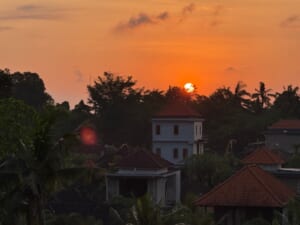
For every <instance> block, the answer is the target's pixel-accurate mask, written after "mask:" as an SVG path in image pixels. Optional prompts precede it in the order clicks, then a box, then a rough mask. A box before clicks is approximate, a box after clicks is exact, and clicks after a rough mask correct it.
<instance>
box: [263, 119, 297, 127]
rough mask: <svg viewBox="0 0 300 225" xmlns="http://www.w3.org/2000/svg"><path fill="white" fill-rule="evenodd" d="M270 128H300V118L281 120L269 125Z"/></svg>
mask: <svg viewBox="0 0 300 225" xmlns="http://www.w3.org/2000/svg"><path fill="white" fill-rule="evenodd" d="M268 129H300V120H298V119H290V120H279V121H277V122H276V123H273V124H272V125H271V126H269V127H268Z"/></svg>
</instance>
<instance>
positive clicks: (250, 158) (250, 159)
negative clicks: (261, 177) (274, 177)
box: [242, 147, 285, 165]
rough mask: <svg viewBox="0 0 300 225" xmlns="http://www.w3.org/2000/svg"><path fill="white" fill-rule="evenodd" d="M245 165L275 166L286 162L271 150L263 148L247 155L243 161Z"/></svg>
mask: <svg viewBox="0 0 300 225" xmlns="http://www.w3.org/2000/svg"><path fill="white" fill-rule="evenodd" d="M242 163H243V164H260V165H274V164H283V163H285V161H284V160H283V159H282V158H281V157H280V156H279V155H278V154H277V153H275V152H273V151H272V150H271V149H268V148H267V147H261V148H258V149H256V150H255V151H253V152H251V153H250V154H249V155H247V156H246V157H245V158H244V159H243V160H242Z"/></svg>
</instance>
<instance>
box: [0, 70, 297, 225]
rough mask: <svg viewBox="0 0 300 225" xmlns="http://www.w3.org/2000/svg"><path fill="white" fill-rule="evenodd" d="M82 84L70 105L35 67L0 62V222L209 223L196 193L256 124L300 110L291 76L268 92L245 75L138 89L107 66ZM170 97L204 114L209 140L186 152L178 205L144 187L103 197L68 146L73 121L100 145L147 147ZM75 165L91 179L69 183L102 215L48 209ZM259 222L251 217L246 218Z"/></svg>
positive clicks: (219, 175)
mask: <svg viewBox="0 0 300 225" xmlns="http://www.w3.org/2000/svg"><path fill="white" fill-rule="evenodd" d="M87 89H88V93H89V98H88V99H87V104H86V103H85V102H84V101H83V100H81V101H80V102H79V103H78V104H77V105H75V107H74V108H73V109H70V106H69V103H68V102H66V101H65V102H62V103H55V102H54V100H53V99H52V97H51V96H50V95H49V94H48V93H47V92H46V88H45V85H44V82H43V80H42V79H41V78H40V77H39V75H38V74H36V73H31V72H24V73H21V72H15V73H11V72H10V71H9V70H8V69H5V70H0V177H1V179H2V180H5V181H6V182H1V184H0V224H1V225H6V224H7V225H8V224H27V225H42V224H49V225H50V224H61V223H63V224H84V223H85V222H86V223H89V224H101V223H102V222H101V219H103V223H105V222H106V223H107V217H109V216H112V217H113V218H114V219H113V218H110V219H111V220H110V223H111V224H136V225H138V224H143V225H146V224H149V225H150V224H163V225H173V224H179V223H182V224H190V225H204V224H207V225H209V224H211V225H213V224H215V222H214V221H213V219H212V216H211V214H209V213H206V212H203V211H201V210H200V211H199V210H197V209H195V208H194V207H193V204H192V202H193V199H194V197H195V194H196V196H197V195H198V194H199V192H201V193H202V192H204V191H207V190H208V189H210V188H211V187H213V186H214V185H216V184H218V183H220V182H222V181H223V180H224V179H226V178H227V177H228V176H230V175H231V174H232V173H233V172H234V171H235V170H236V169H237V168H239V166H240V165H239V162H238V160H237V159H236V156H239V154H240V153H241V152H242V150H243V149H244V148H245V146H247V145H248V144H249V143H251V142H257V141H263V140H264V137H263V133H262V132H263V131H264V130H265V129H266V127H267V126H269V125H270V124H271V123H273V122H275V121H277V120H279V119H281V118H300V96H299V95H298V89H299V88H298V87H294V86H292V85H289V86H287V87H284V89H283V91H282V92H281V93H273V92H272V90H271V89H270V88H268V87H267V85H266V84H265V83H264V82H259V86H258V87H257V88H256V89H255V90H254V91H253V92H252V93H250V92H248V91H247V90H246V85H245V84H244V83H242V82H238V83H237V85H236V86H235V87H234V89H233V90H232V89H231V88H229V87H221V88H218V89H217V90H216V91H215V92H214V93H212V94H211V95H209V96H204V95H200V94H197V93H193V94H188V93H186V92H185V91H184V90H183V89H181V88H179V87H169V88H168V90H167V91H165V92H164V91H161V90H146V89H144V88H138V87H137V82H136V81H135V80H134V79H133V78H132V77H123V76H117V75H114V74H112V73H107V72H106V73H104V74H103V75H102V76H99V77H98V78H97V80H96V81H95V82H94V84H92V85H89V86H88V87H87ZM170 101H176V102H184V103H185V104H188V105H190V106H192V107H194V109H195V110H196V111H197V112H199V113H200V114H201V115H203V117H204V118H205V122H204V126H205V128H204V135H205V136H206V137H207V140H208V143H207V145H206V146H207V149H206V150H210V153H209V154H204V155H201V156H194V157H191V158H189V159H188V160H187V163H186V166H185V169H184V176H183V186H184V185H185V186H186V187H188V188H189V189H187V190H188V191H189V192H188V194H186V195H185V199H186V201H184V204H185V206H176V207H175V208H173V209H170V210H166V211H165V212H164V211H161V210H159V207H158V206H157V205H154V204H153V202H151V200H150V199H149V197H147V196H145V197H143V198H141V199H127V200H124V199H121V200H119V201H118V200H117V201H115V202H109V203H107V202H105V203H104V199H105V193H104V191H103V187H104V185H105V183H104V181H103V179H98V178H99V177H101V175H99V174H101V170H99V169H96V170H97V172H99V174H98V177H97V176H95V174H93V173H91V171H93V169H92V168H88V169H87V168H86V167H84V168H83V167H82V165H83V163H85V162H86V161H88V160H90V158H88V157H83V158H82V157H81V156H80V154H77V155H75V154H72V155H69V154H67V152H68V151H67V150H68V149H69V148H70V149H72V144H73V143H74V141H75V142H76V140H77V139H76V138H75V137H78V136H80V128H81V127H83V126H92V127H93V129H95V132H96V134H97V135H98V136H97V137H98V139H97V141H98V142H97V144H98V145H99V146H102V144H110V145H115V146H117V149H118V146H121V145H122V144H129V145H131V146H135V147H136V146H143V147H148V148H150V146H151V118H152V116H153V115H154V114H155V113H156V112H158V111H159V110H160V109H161V108H162V107H163V106H164V105H165V104H166V103H167V102H170ZM77 147H78V145H77ZM298 148H299V146H295V153H296V154H295V155H294V156H293V157H292V158H291V159H290V160H289V162H288V165H291V166H293V167H300V159H299V158H300V157H299V153H298V152H297V150H298ZM73 150H74V149H73ZM77 150H78V149H77ZM77 153H78V152H77ZM111 158H114V157H111ZM97 160H98V158H97V159H96V160H95V162H96V163H97V164H88V165H89V166H91V167H95V168H98V167H101V166H107V165H108V164H110V161H109V160H108V161H107V162H105V163H103V162H101V161H97ZM107 167H109V166H107ZM95 168H94V169H95ZM83 172H87V173H85V175H86V176H85V177H88V178H91V179H92V180H93V182H92V183H93V185H94V186H93V187H89V188H87V186H85V184H84V182H83V179H81V180H80V185H78V184H76V185H75V186H73V187H72V188H73V189H72V190H76V191H77V193H78V195H80V196H81V197H84V198H85V199H89V200H91V201H90V202H94V203H95V201H97V202H100V203H99V204H96V208H95V210H94V213H95V214H96V215H98V216H101V219H99V218H96V217H95V218H94V217H89V216H86V215H84V216H82V215H78V214H74V213H71V214H65V215H56V214H55V213H53V212H49V213H47V212H48V211H47V210H45V209H46V208H47V207H48V205H47V204H48V202H49V200H50V199H52V198H53V196H55V195H56V194H57V191H58V190H60V189H61V188H63V187H66V186H69V185H70V184H75V182H76V181H78V177H80V176H81V175H82V174H83ZM96 178H97V179H98V180H97V179H96ZM191 184H193V185H191ZM79 187H80V188H79ZM198 187H200V189H198ZM193 188H194V189H195V190H193ZM196 189H197V190H196ZM87 190H88V191H87ZM184 190H186V189H184ZM52 200H53V199H52ZM108 207H110V210H108ZM101 210H102V211H101ZM289 210H290V212H291V216H290V218H289V221H293V222H295V221H297V222H298V221H299V218H298V216H297V213H299V203H298V202H297V201H296V202H293V203H291V205H290V207H289ZM45 212H46V213H45ZM104 219H105V220H104ZM264 222H265V221H262V220H260V219H256V220H254V221H248V222H247V223H246V224H253V223H254V224H258V223H261V224H264ZM291 224H292V223H291Z"/></svg>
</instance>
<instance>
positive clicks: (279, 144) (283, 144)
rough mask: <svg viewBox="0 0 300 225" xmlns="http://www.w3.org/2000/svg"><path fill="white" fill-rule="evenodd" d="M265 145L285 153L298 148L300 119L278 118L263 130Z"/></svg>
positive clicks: (292, 151) (299, 146)
mask: <svg viewBox="0 0 300 225" xmlns="http://www.w3.org/2000/svg"><path fill="white" fill-rule="evenodd" d="M265 139H266V145H267V146H269V147H270V148H272V149H280V150H282V151H285V152H286V153H294V152H295V150H296V149H297V148H299V150H300V120H279V121H278V122H276V123H274V124H272V125H271V126H270V127H268V129H267V131H266V132H265Z"/></svg>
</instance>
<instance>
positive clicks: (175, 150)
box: [173, 148, 178, 159]
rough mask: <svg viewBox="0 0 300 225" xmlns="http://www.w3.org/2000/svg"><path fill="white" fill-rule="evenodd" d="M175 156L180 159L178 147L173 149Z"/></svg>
mask: <svg viewBox="0 0 300 225" xmlns="http://www.w3.org/2000/svg"><path fill="white" fill-rule="evenodd" d="M173 158H174V159H178V149H177V148H174V149H173Z"/></svg>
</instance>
